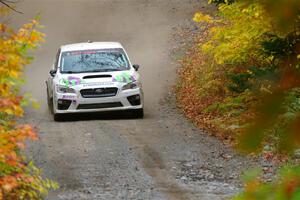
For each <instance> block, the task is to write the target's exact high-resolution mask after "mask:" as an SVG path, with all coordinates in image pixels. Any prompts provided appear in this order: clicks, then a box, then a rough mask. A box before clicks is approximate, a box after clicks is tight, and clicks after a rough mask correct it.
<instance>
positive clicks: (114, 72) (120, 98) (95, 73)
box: [46, 42, 144, 121]
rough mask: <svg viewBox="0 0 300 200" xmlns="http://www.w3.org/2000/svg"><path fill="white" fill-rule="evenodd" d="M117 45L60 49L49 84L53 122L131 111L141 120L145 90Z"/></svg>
mask: <svg viewBox="0 0 300 200" xmlns="http://www.w3.org/2000/svg"><path fill="white" fill-rule="evenodd" d="M138 69H139V65H132V64H131V62H130V60H129V58H128V55H127V53H126V51H125V49H124V48H123V47H122V45H121V44H120V43H117V42H87V43H77V44H69V45H64V46H61V47H60V48H59V50H58V52H57V54H56V59H55V62H54V64H53V66H52V69H51V70H50V73H49V77H48V79H47V81H46V85H47V100H48V105H49V108H50V109H51V111H52V113H53V116H54V120H55V121H57V120H59V119H61V117H62V115H63V114H66V113H85V112H101V111H118V110H120V111H121V110H130V112H131V113H133V114H134V115H135V116H136V117H138V118H142V117H143V115H144V111H143V106H144V105H143V90H142V85H141V81H140V75H139V73H138Z"/></svg>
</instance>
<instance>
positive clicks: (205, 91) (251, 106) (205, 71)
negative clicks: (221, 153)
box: [177, 0, 300, 200]
mask: <svg viewBox="0 0 300 200" xmlns="http://www.w3.org/2000/svg"><path fill="white" fill-rule="evenodd" d="M209 2H210V3H215V4H216V5H217V7H218V11H217V15H215V16H210V15H208V14H206V13H201V12H198V13H196V14H195V16H194V21H196V22H198V23H199V25H200V26H202V29H200V30H204V31H202V32H201V33H199V35H198V37H197V38H196V43H197V44H196V45H194V47H192V48H191V49H190V50H189V52H188V53H187V55H186V56H185V57H184V58H183V59H182V60H181V63H182V66H183V67H182V68H181V69H180V71H179V75H180V80H179V83H178V87H177V100H178V102H179V105H180V107H181V108H182V109H183V111H184V112H185V114H186V115H187V116H188V117H189V118H190V119H191V120H193V121H194V122H195V123H196V124H197V125H199V126H200V127H202V128H205V129H208V130H209V131H210V132H213V133H215V134H216V135H217V136H219V137H220V138H222V139H225V140H227V141H229V142H230V143H231V144H237V147H239V150H242V151H243V152H250V153H253V152H256V153H257V152H259V153H261V152H263V155H264V156H266V157H269V156H270V155H274V154H276V155H278V153H280V154H281V155H282V154H284V155H285V156H288V155H293V153H294V150H295V149H298V148H300V1H299V0H276V1H272V0H209ZM266 149H268V150H267V154H265V153H266ZM271 157H272V156H271ZM268 159H269V158H268ZM271 159H272V158H271ZM280 171H281V173H279V174H278V175H277V176H274V180H273V182H268V183H265V182H264V181H265V180H263V179H261V176H260V174H259V173H256V174H252V176H250V178H248V179H247V180H246V184H245V188H244V192H242V193H241V194H240V195H238V196H236V197H235V198H234V199H235V200H268V199H272V200H273V199H274V200H294V199H295V200H296V199H300V167H299V163H298V162H297V161H295V160H290V163H289V165H288V166H287V167H284V168H283V169H282V170H280ZM275 177H276V178H275Z"/></svg>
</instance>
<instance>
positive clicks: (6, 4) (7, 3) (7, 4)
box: [0, 0, 23, 14]
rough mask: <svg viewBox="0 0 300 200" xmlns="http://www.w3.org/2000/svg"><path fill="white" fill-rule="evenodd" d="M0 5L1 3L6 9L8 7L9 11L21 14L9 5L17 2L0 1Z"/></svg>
mask: <svg viewBox="0 0 300 200" xmlns="http://www.w3.org/2000/svg"><path fill="white" fill-rule="evenodd" d="M0 3H2V4H3V5H5V6H6V7H8V8H9V9H11V10H13V11H15V12H17V13H20V14H23V13H22V12H21V11H18V10H16V9H15V8H14V7H12V6H11V5H9V3H17V1H9V0H0Z"/></svg>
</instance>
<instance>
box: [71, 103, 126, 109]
mask: <svg viewBox="0 0 300 200" xmlns="http://www.w3.org/2000/svg"><path fill="white" fill-rule="evenodd" d="M117 107H123V104H122V103H121V102H111V103H93V104H79V105H78V106H77V109H78V110H80V109H97V108H117Z"/></svg>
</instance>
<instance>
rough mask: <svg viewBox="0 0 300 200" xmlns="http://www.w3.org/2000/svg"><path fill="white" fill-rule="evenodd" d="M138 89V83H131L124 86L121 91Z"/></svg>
mask: <svg viewBox="0 0 300 200" xmlns="http://www.w3.org/2000/svg"><path fill="white" fill-rule="evenodd" d="M140 87H141V83H140V82H138V81H135V82H131V83H128V84H126V85H124V86H123V87H122V90H129V89H136V88H140Z"/></svg>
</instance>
